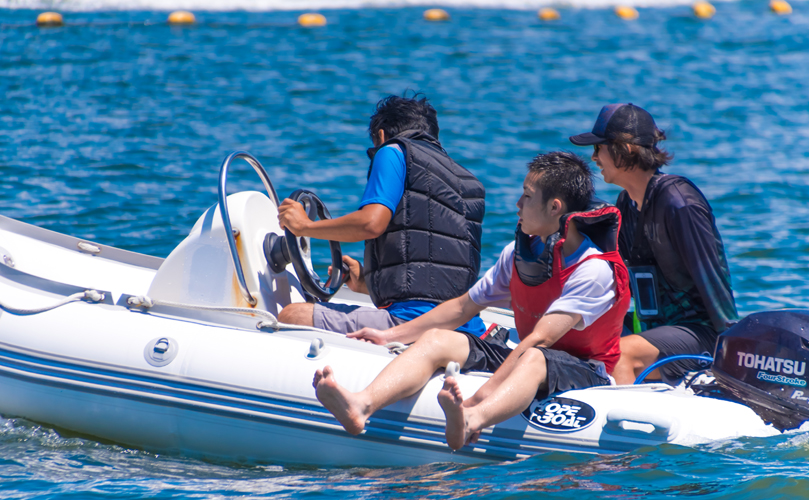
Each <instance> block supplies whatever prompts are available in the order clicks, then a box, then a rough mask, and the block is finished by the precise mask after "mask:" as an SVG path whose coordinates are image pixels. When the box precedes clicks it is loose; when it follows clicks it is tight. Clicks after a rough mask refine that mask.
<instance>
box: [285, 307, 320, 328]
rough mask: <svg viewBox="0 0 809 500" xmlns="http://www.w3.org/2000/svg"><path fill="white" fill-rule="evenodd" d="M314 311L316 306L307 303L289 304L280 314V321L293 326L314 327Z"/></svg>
mask: <svg viewBox="0 0 809 500" xmlns="http://www.w3.org/2000/svg"><path fill="white" fill-rule="evenodd" d="M314 311H315V308H314V305H312V304H309V303H306V302H301V303H295V304H289V305H288V306H286V307H284V308H283V309H282V310H281V312H280V313H278V321H280V322H281V323H288V324H291V325H305V326H312V324H313V323H314V321H313V315H314Z"/></svg>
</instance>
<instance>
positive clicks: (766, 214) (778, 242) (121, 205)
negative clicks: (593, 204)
mask: <svg viewBox="0 0 809 500" xmlns="http://www.w3.org/2000/svg"><path fill="white" fill-rule="evenodd" d="M119 7H120V6H119ZM717 8H718V13H717V16H716V17H715V18H714V19H713V20H711V21H699V20H696V19H694V18H693V17H692V16H691V14H690V10H689V9H688V8H687V7H667V8H657V9H641V18H640V20H639V21H636V22H629V23H627V22H622V21H619V20H618V19H617V18H616V17H615V16H614V15H613V14H612V12H611V11H610V10H606V9H603V10H599V9H581V10H577V9H570V10H563V11H562V19H561V20H560V21H558V22H556V23H552V24H543V23H541V22H539V21H538V20H537V19H536V15H535V13H534V12H532V11H500V10H485V9H481V10H474V9H466V10H464V9H454V10H450V13H451V15H452V21H451V22H449V23H441V24H430V23H426V22H424V21H422V20H421V9H417V8H389V9H369V10H362V9H359V10H335V11H325V13H326V15H327V16H328V19H329V24H328V26H326V27H325V28H321V29H302V28H300V27H298V26H297V25H296V24H295V17H296V16H297V14H299V13H298V12H255V13H246V12H205V11H202V12H197V19H198V24H197V25H196V26H192V27H184V28H178V27H169V26H167V25H166V24H165V23H164V20H165V16H166V13H165V12H127V11H110V12H103V11H98V12H73V13H67V14H66V20H67V22H68V24H67V25H66V26H65V27H62V28H54V29H38V28H36V27H34V26H33V24H32V21H33V19H34V18H35V17H36V14H37V13H38V11H33V10H24V9H16V10H8V9H5V10H0V90H1V91H2V95H3V98H2V99H0V213H2V214H3V215H6V216H9V217H13V218H16V219H20V220H23V221H25V222H28V223H31V224H35V225H37V226H41V227H45V228H48V229H52V230H56V231H60V232H65V233H69V234H72V235H75V236H79V237H81V238H86V239H89V240H95V241H98V242H101V243H105V244H111V245H116V246H119V247H122V248H126V249H129V250H133V251H136V252H143V253H148V254H153V255H158V256H166V255H168V253H169V252H170V251H171V249H172V248H173V247H174V246H175V245H177V243H178V242H179V241H180V240H181V239H182V238H183V237H184V236H185V235H186V233H187V232H188V230H189V229H190V227H191V226H192V225H193V223H194V221H195V220H196V219H197V217H199V215H200V214H201V213H202V212H203V211H204V210H205V209H206V208H207V207H209V206H211V205H212V204H214V203H215V202H216V185H217V176H218V168H219V165H220V163H221V161H222V159H223V158H224V157H225V155H226V154H227V153H228V152H230V151H232V150H236V149H245V150H247V151H250V152H252V153H253V154H255V155H256V156H257V157H258V158H259V159H260V160H261V161H262V162H263V163H264V165H265V166H266V167H267V169H268V171H269V173H270V176H271V177H272V179H273V181H274V183H275V185H276V188H277V189H278V191H279V194H281V195H282V196H285V195H287V194H289V193H290V192H292V191H293V190H294V189H296V188H299V187H306V188H309V189H313V190H314V191H316V192H317V193H318V194H319V195H320V196H321V197H322V198H323V199H324V200H325V201H326V202H327V204H328V207H329V209H330V210H331V212H332V214H335V215H340V214H344V213H347V212H349V211H351V210H353V209H354V208H355V207H356V206H357V203H358V201H359V199H360V196H361V195H362V190H363V186H364V183H365V174H366V171H367V159H366V157H365V148H367V147H368V146H369V145H370V144H369V141H368V139H367V132H366V127H367V123H368V116H369V115H370V113H371V112H372V110H373V105H374V103H375V102H376V101H377V100H378V99H379V98H380V97H382V96H384V95H386V94H388V93H401V92H403V91H405V90H407V89H415V90H421V91H423V92H425V93H426V95H427V96H429V97H430V99H431V101H432V102H433V104H434V105H435V107H436V108H437V109H438V111H439V120H440V125H441V140H442V142H443V143H444V145H445V147H446V148H447V150H448V151H449V152H450V153H451V155H452V156H453V157H454V158H455V159H456V160H457V161H459V162H460V163H461V164H463V165H464V166H466V167H467V168H469V169H470V170H472V171H473V172H474V173H476V174H477V175H478V176H479V177H480V179H481V180H482V181H483V182H484V184H485V185H486V188H487V191H488V194H487V200H486V201H487V214H486V220H485V224H484V249H483V262H484V266H488V265H491V264H493V263H494V261H495V259H496V257H497V254H498V252H499V249H500V248H501V247H502V246H503V245H504V244H506V243H507V242H508V241H509V240H510V239H511V238H512V235H513V229H514V223H515V210H516V208H515V206H514V203H515V202H516V200H517V197H518V195H519V193H520V191H521V180H522V177H523V175H524V172H525V164H526V162H527V161H528V160H529V159H530V158H531V157H532V156H533V155H535V154H537V153H538V152H543V151H551V150H555V149H571V150H575V151H577V152H580V153H582V154H585V155H587V154H589V150H588V149H586V148H582V149H577V148H574V147H573V146H572V145H571V144H570V143H569V142H568V141H567V137H568V136H569V135H571V134H574V133H578V132H583V131H586V130H589V129H590V128H591V127H592V122H593V120H594V119H595V116H596V114H597V112H598V110H599V109H600V107H601V106H602V105H604V104H606V103H610V102H627V101H631V102H634V103H636V104H639V105H641V106H643V107H645V108H647V109H649V110H650V111H651V112H652V113H653V115H654V116H655V117H656V119H657V122H658V125H659V126H661V127H662V128H664V129H665V130H666V131H667V134H668V137H669V140H668V141H667V142H666V146H667V147H668V149H669V150H670V151H672V152H674V153H675V161H674V163H673V164H672V165H671V167H670V168H668V169H667V170H668V172H671V173H676V174H682V175H686V176H688V177H690V178H691V179H693V180H694V181H695V182H696V183H697V184H698V185H699V186H700V187H701V188H702V190H703V192H704V193H705V194H706V196H707V197H708V199H709V200H710V202H711V204H712V206H713V208H714V212H715V214H716V218H717V224H718V226H719V228H720V230H721V232H722V235H723V237H724V241H725V245H726V249H727V252H728V257H729V259H730V264H731V272H732V276H733V286H734V290H735V293H736V299H737V303H738V306H739V309H740V311H741V312H742V313H744V314H747V313H751V312H754V311H758V310H762V309H772V308H784V307H806V306H807V305H809V299H807V296H809V294H807V288H808V287H809V285H807V283H809V173H807V172H809V160H807V158H809V87H808V86H807V85H806V83H805V82H806V81H808V80H809V50H807V49H809V18H807V16H806V14H805V13H803V12H802V11H804V10H805V9H804V8H803V4H802V3H800V2H796V3H795V13H794V14H793V15H792V16H789V17H776V16H774V15H771V14H769V13H768V12H767V10H766V4H765V3H764V2H748V1H745V2H740V3H720V4H718V5H717ZM230 185H231V190H232V191H236V190H243V189H260V187H261V184H260V182H259V180H258V178H257V177H256V176H255V174H254V173H253V172H252V169H250V168H249V167H248V166H247V165H246V164H242V165H241V166H240V167H239V168H235V169H233V170H232V174H231V183H230ZM598 190H599V194H600V196H601V197H603V198H606V199H610V200H614V199H615V197H616V196H617V194H618V190H617V189H616V188H615V187H613V186H609V185H606V184H604V183H603V181H601V179H599V181H598ZM344 250H345V251H347V252H348V253H350V254H352V255H354V256H360V255H361V252H362V246H361V245H358V244H352V245H345V246H344ZM316 256H317V260H318V261H320V263H321V264H325V261H326V246H325V244H322V243H321V244H319V245H318V246H317V247H316ZM0 426H1V427H0V496H5V497H15V498H24V497H77V498H86V497H94V498H105V497H110V498H120V497H126V498H145V497H149V498H198V497H208V498H214V497H228V496H277V495H286V496H290V497H304V496H305V497H307V498H317V497H341V498H342V497H347V498H366V497H377V496H378V497H392V498H403V497H424V496H433V497H436V498H450V497H458V496H463V495H486V496H488V497H491V498H499V497H529V496H535V495H538V494H542V495H545V496H551V497H554V496H555V497H566V498H567V497H575V498H585V497H586V498H590V497H593V498H615V497H631V498H640V497H643V498H645V497H655V498H656V497H667V496H671V495H686V496H707V497H711V498H720V497H727V498H776V497H800V496H804V495H805V494H806V491H809V480H807V479H806V477H807V476H809V467H807V466H806V465H805V462H806V459H807V458H809V446H807V438H806V436H805V435H803V434H800V433H795V434H790V435H785V436H781V437H776V438H771V439H741V440H736V441H730V442H723V443H717V444H711V445H704V446H700V447H697V448H695V449H691V448H681V447H676V446H662V447H658V448H645V449H640V450H637V451H636V452H633V453H629V454H625V455H619V456H612V457H607V456H604V457H590V456H574V455H567V454H559V453H552V454H547V455H540V456H537V457H534V458H531V459H529V460H525V461H521V462H516V463H500V464H492V465H484V466H477V467H466V466H459V465H454V464H434V465H426V466H424V467H419V468H397V469H365V468H363V469H351V468H349V469H329V470H318V469H316V468H306V467H299V466H290V465H289V464H230V463H219V462H215V463H211V462H206V461H200V460H197V459H194V458H181V457H174V456H157V455H153V454H150V453H147V452H143V451H139V450H132V449H125V448H121V447H118V446H115V445H110V444H99V443H97V442H95V441H92V440H87V439H84V438H77V437H74V436H70V435H69V434H64V433H61V434H57V433H55V432H54V431H52V430H49V429H46V428H41V427H38V426H36V425H34V424H31V423H30V422H26V421H21V420H0ZM323 453H328V450H325V449H324V450H323Z"/></svg>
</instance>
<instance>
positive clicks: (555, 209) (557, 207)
mask: <svg viewBox="0 0 809 500" xmlns="http://www.w3.org/2000/svg"><path fill="white" fill-rule="evenodd" d="M564 208H565V204H564V203H562V200H560V199H559V198H554V199H553V200H552V201H551V214H552V215H554V216H557V215H562V214H563V213H564V212H563V210H564Z"/></svg>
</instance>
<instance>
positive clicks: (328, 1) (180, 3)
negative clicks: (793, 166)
mask: <svg viewBox="0 0 809 500" xmlns="http://www.w3.org/2000/svg"><path fill="white" fill-rule="evenodd" d="M719 1H734V0H719ZM692 3H693V0H298V1H294V2H290V1H289V0H0V8H5V9H34V10H45V9H47V10H59V11H64V12H71V11H73V12H88V11H110V10H121V11H140V10H146V11H170V10H178V9H185V10H192V11H238V10H246V11H252V12H268V11H307V10H328V9H359V8H391V7H419V6H420V7H450V8H487V9H508V10H535V9H538V8H540V7H547V6H554V7H566V8H574V9H606V8H612V7H614V6H615V5H618V4H620V5H630V6H633V7H650V8H654V7H672V6H678V5H691V4H692Z"/></svg>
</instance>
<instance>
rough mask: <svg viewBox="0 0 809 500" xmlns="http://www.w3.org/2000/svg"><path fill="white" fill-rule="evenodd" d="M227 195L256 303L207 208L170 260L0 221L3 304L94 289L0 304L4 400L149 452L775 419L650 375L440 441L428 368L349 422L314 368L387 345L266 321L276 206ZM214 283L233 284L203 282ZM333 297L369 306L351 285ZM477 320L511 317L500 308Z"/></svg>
mask: <svg viewBox="0 0 809 500" xmlns="http://www.w3.org/2000/svg"><path fill="white" fill-rule="evenodd" d="M257 197H261V198H257ZM228 205H229V210H230V217H231V219H232V226H233V228H234V229H239V230H240V236H239V238H238V239H237V241H236V243H237V246H236V248H237V251H238V252H239V255H240V261H241V262H240V265H241V266H243V268H244V270H245V271H244V274H245V285H246V286H247V287H248V288H249V291H250V292H251V294H253V295H254V296H255V297H256V298H257V300H258V302H259V303H260V304H263V307H262V308H261V310H258V309H250V308H249V307H245V304H244V301H243V300H241V298H240V297H241V290H240V287H238V286H236V284H235V280H234V279H233V275H234V271H233V265H232V263H231V262H230V260H229V256H230V252H229V246H228V241H227V238H225V236H224V230H223V229H222V226H221V224H219V225H218V223H217V217H218V215H217V214H218V212H217V211H216V207H212V208H211V210H209V211H208V212H206V214H204V215H203V216H202V217H201V218H200V222H198V223H197V225H195V228H194V230H192V232H191V235H190V236H189V238H187V239H186V241H184V242H183V243H182V244H181V245H180V246H178V249H177V250H175V252H172V255H170V256H169V257H168V258H167V259H165V261H163V260H160V259H155V258H151V257H148V256H143V255H138V254H133V253H130V252H125V251H122V250H118V249H115V248H112V247H107V246H103V245H97V244H94V243H92V242H83V241H81V240H78V239H76V238H72V237H69V236H65V235H60V234H57V233H52V232H50V231H46V230H43V229H39V228H35V227H32V226H29V225H26V224H23V223H20V222H17V221H13V220H11V219H7V218H0V242H1V243H0V247H2V248H0V254H2V255H0V257H3V256H5V257H7V258H0V303H2V304H6V305H13V306H15V307H16V308H18V309H25V308H31V309H34V308H42V307H43V306H47V305H49V304H56V303H60V302H61V301H62V300H63V299H64V298H65V297H68V296H71V295H72V294H75V293H77V292H82V291H84V290H88V289H90V290H96V291H97V292H99V293H100V294H103V299H101V300H99V301H97V302H90V301H88V300H86V299H76V301H75V302H71V303H67V304H65V305H61V306H58V307H55V308H53V309H50V310H47V311H44V312H40V313H37V314H30V315H16V314H9V313H7V312H2V313H0V413H2V414H3V415H4V416H6V417H25V418H28V419H30V420H34V421H37V422H42V423H44V424H47V425H51V426H54V427H57V428H62V429H67V430H70V431H73V432H77V433H80V434H85V435H89V436H97V437H99V438H102V439H105V440H110V441H114V442H119V443H122V444H125V445H130V446H136V447H140V448H144V449H148V450H154V451H158V452H171V453H182V454H188V455H194V456H207V457H222V458H227V459H232V460H245V461H261V462H285V463H308V464H317V465H378V466H388V465H389V466H397V465H414V464H423V463H429V462H436V461H456V462H481V461H488V460H508V459H514V458H519V457H523V456H529V455H532V454H535V453H540V452H543V451H547V450H561V451H569V452H583V453H616V452H622V451H626V450H629V449H632V448H636V447H638V446H645V445H657V444H660V443H664V442H670V443H678V444H686V445H688V444H693V443H697V442H704V441H707V440H714V439H725V438H733V437H736V436H766V435H772V434H775V433H776V431H775V430H774V429H772V428H771V427H769V426H766V425H764V424H763V422H762V421H761V420H760V419H759V418H758V417H757V416H756V415H755V414H754V413H753V412H752V411H751V410H750V409H748V408H747V407H745V406H742V405H739V404H735V403H731V402H728V401H722V400H716V399H709V398H704V397H698V396H694V395H693V394H692V393H690V392H689V391H686V390H682V389H676V390H675V389H671V388H669V387H667V386H662V385H659V384H658V385H655V384H649V385H644V386H634V387H612V388H610V387H607V388H595V389H587V390H582V391H570V392H568V393H564V394H560V395H558V396H557V398H555V400H554V401H551V402H549V403H548V404H545V405H544V406H543V405H539V406H537V405H534V406H533V407H532V408H530V409H528V411H527V412H526V413H525V414H524V415H518V416H517V417H514V418H512V419H510V420H508V421H507V422H504V423H502V424H500V425H497V426H495V427H493V428H490V429H486V430H485V431H484V432H483V434H482V436H481V439H480V440H479V442H478V443H477V444H475V445H473V446H469V447H465V448H463V449H462V450H460V451H459V452H454V453H453V452H451V451H450V450H449V448H448V447H447V446H446V444H445V443H444V438H443V430H444V421H443V413H442V412H441V409H440V407H439V405H438V403H437V401H436V394H437V392H438V390H439V389H440V387H441V385H442V383H443V382H442V381H443V375H442V374H436V375H435V376H434V377H433V378H432V379H431V381H430V382H429V383H428V385H427V386H426V387H425V389H424V390H423V391H421V392H420V393H418V394H416V395H415V396H413V397H410V398H407V399H405V400H403V401H400V402H399V403H397V404H395V405H392V406H391V407H389V408H386V409H384V410H382V411H379V412H377V414H375V415H373V416H372V418H371V419H370V420H369V421H368V424H367V426H366V429H365V431H364V432H363V433H362V434H361V435H359V436H351V435H349V434H348V433H346V432H345V431H343V430H342V428H341V427H340V426H339V424H338V423H337V421H336V420H335V419H334V418H333V417H332V416H331V415H330V414H329V413H328V412H327V411H326V410H325V409H323V407H322V406H321V405H320V404H319V402H318V401H317V399H316V398H315V393H314V389H313V388H312V386H311V381H312V377H313V374H314V372H315V370H316V369H318V368H322V367H323V366H325V365H331V366H332V367H333V368H334V369H335V373H336V377H337V379H338V381H339V382H340V383H341V384H342V385H344V386H345V387H346V388H348V389H349V390H360V389H362V388H364V387H365V386H367V384H368V383H369V382H370V381H371V380H372V379H373V378H374V377H375V376H376V375H377V374H378V373H379V372H380V371H381V370H382V369H383V368H384V367H385V366H386V365H387V363H389V362H390V361H391V360H392V359H393V358H394V357H395V355H394V354H391V353H390V352H389V351H388V350H387V349H385V348H383V347H380V346H374V345H370V344H366V343H362V342H357V341H355V340H351V339H346V338H345V337H344V336H342V335H337V334H333V333H330V332H325V331H320V330H316V329H311V328H310V329H306V328H304V329H301V328H294V327H291V326H287V325H278V324H277V323H272V321H270V320H268V318H272V315H271V314H270V313H275V312H277V311H278V310H279V309H280V308H281V307H283V306H284V305H285V304H286V303H289V302H290V301H299V300H303V294H302V293H300V291H297V290H296V289H295V286H297V283H298V281H297V277H296V276H295V274H294V270H293V269H292V267H291V266H289V267H287V269H286V270H285V271H284V272H283V273H280V274H276V273H273V272H272V271H270V270H269V269H268V268H267V266H266V262H265V261H263V260H262V256H263V254H262V252H261V251H260V248H261V246H260V245H261V244H262V242H263V238H264V234H266V231H274V230H277V228H275V227H269V226H268V224H269V225H270V226H271V223H270V222H271V221H272V218H269V220H270V222H268V219H267V218H266V216H265V214H266V212H267V211H270V212H271V211H272V210H273V209H274V208H275V205H274V204H273V203H272V202H271V201H270V200H269V198H267V197H266V196H264V195H262V194H259V193H239V194H237V195H232V196H231V197H229V202H228ZM256 207H258V208H256ZM256 218H258V219H259V220H256ZM252 232H256V233H261V232H264V234H250V233H252ZM79 243H85V244H84V245H81V246H80V245H79ZM254 247H255V248H254ZM88 249H89V250H88ZM96 249H97V250H98V251H97V252H96V251H95V250H96ZM219 258H224V259H225V262H224V263H222V262H217V261H216V259H219ZM12 265H13V267H12ZM228 266H230V267H228ZM192 271H193V272H192ZM203 271H204V272H203ZM223 277H224V279H223ZM205 279H210V280H212V281H211V282H210V283H211V284H209V285H206V284H205V282H204V280H205ZM220 282H221V283H225V284H226V285H227V286H228V287H229V290H230V291H231V292H232V293H230V292H229V293H227V294H219V295H216V294H212V293H208V292H209V291H208V288H215V287H214V285H213V283H220ZM284 284H286V285H284ZM191 285H193V286H195V287H202V290H189V289H187V287H189V286H191ZM217 286H219V285H217ZM283 286H286V287H287V288H286V289H284V288H283ZM202 292H205V293H202ZM133 297H135V298H138V300H136V301H132V300H130V299H131V298H133ZM147 298H148V300H147ZM334 300H336V301H341V302H344V303H366V304H367V298H364V297H361V296H358V295H356V294H352V293H351V292H348V291H347V290H343V291H341V292H339V293H338V294H337V295H336V296H335V299H334ZM184 301H185V302H187V303H185V304H184V303H183V302H184ZM144 304H145V305H144ZM267 311H269V313H268V312H267ZM483 318H484V320H485V321H487V322H491V321H494V322H497V323H499V324H501V325H504V326H507V327H513V318H511V317H510V316H509V315H508V314H506V313H501V312H499V311H486V312H484V314H483ZM273 325H274V327H273ZM318 339H320V340H319V341H318ZM313 344H314V345H315V346H316V347H317V348H313ZM321 346H322V347H321ZM486 377H487V376H486V375H483V374H467V375H461V376H460V377H459V382H460V383H461V388H462V391H463V393H464V394H470V395H471V394H473V393H474V392H475V391H476V390H477V388H479V387H480V386H481V385H482V384H483V383H484V382H485V380H486Z"/></svg>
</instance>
